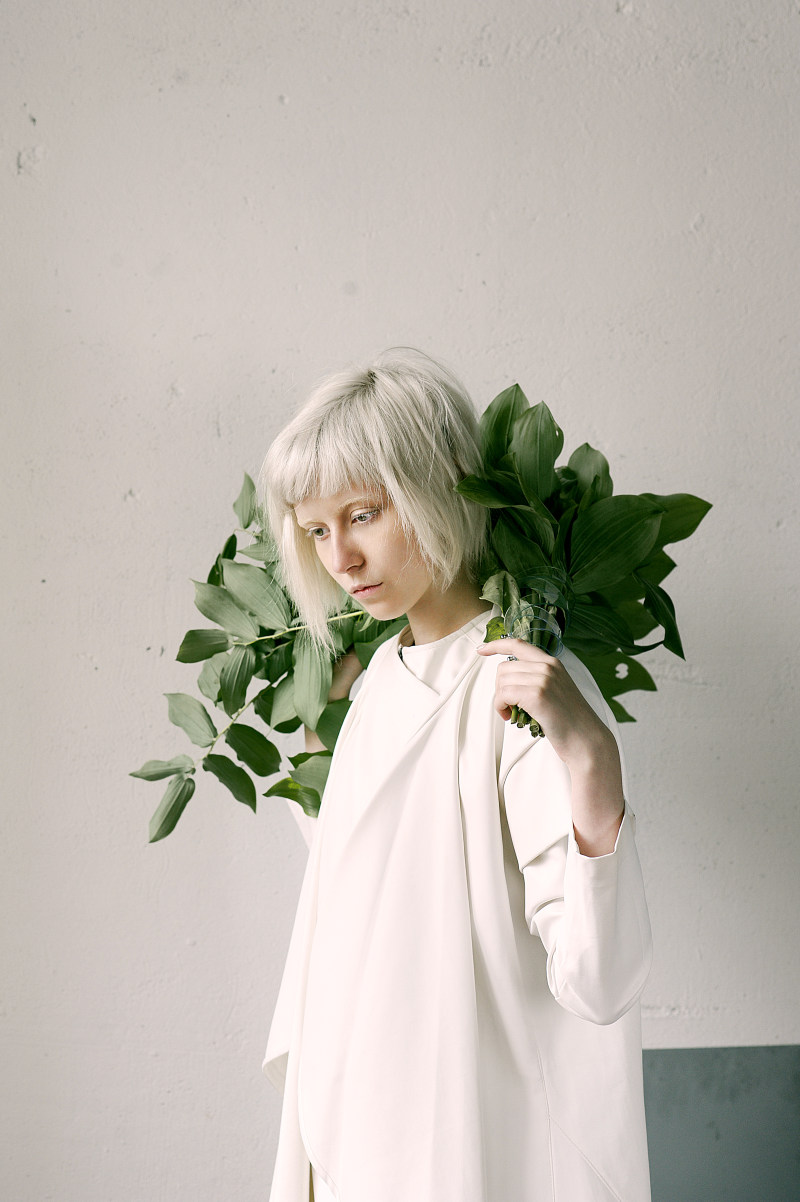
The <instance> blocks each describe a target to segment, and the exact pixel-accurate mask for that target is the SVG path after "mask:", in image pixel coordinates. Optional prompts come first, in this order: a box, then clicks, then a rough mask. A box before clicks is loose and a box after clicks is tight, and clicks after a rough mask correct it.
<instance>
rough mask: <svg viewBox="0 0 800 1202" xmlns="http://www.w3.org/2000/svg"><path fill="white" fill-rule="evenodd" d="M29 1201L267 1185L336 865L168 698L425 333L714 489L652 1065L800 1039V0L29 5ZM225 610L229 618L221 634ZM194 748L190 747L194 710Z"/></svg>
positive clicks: (22, 1123) (694, 584)
mask: <svg viewBox="0 0 800 1202" xmlns="http://www.w3.org/2000/svg"><path fill="white" fill-rule="evenodd" d="M0 23H1V24H0V46H2V47H3V49H2V59H3V60H4V63H3V67H2V71H0V90H1V93H2V113H3V116H2V123H1V131H0V189H2V204H3V210H4V228H5V231H6V234H7V239H6V242H5V247H4V249H3V251H2V260H1V265H2V278H3V281H4V287H3V289H2V299H1V300H0V303H1V304H2V307H3V322H4V325H3V328H4V331H5V335H4V339H3V341H4V349H3V354H2V365H1V367H0V370H1V371H2V376H3V397H4V403H3V414H4V419H5V433H4V435H3V441H2V448H3V457H4V461H3V468H2V480H3V487H4V497H3V501H4V504H3V516H4V519H5V521H4V530H5V532H4V552H3V564H4V579H5V586H4V592H5V595H6V597H7V600H8V612H7V614H6V616H5V619H4V622H3V629H4V634H5V636H6V642H7V647H6V650H5V652H4V665H5V667H6V686H5V688H4V690H3V705H4V714H3V718H2V725H3V731H4V734H5V736H6V750H5V752H4V757H3V768H4V772H3V775H4V781H5V786H6V787H5V804H4V807H3V808H4V830H3V846H4V849H5V857H4V859H5V867H4V868H3V871H2V874H1V876H0V882H1V883H0V889H1V890H2V894H1V895H0V900H1V901H2V905H3V913H4V914H5V915H6V918H7V920H8V921H7V930H6V934H5V957H6V964H7V969H6V971H5V973H4V977H5V987H4V990H3V995H4V998H3V1015H4V1032H5V1040H6V1046H7V1053H6V1055H7V1062H6V1066H5V1068H4V1074H3V1077H4V1084H5V1085H7V1086H10V1088H9V1096H8V1100H7V1106H8V1115H7V1117H6V1118H5V1119H4V1121H3V1123H2V1127H1V1128H0V1129H2V1132H3V1136H2V1138H3V1140H4V1141H5V1143H6V1144H7V1146H6V1147H5V1148H3V1157H2V1160H3V1162H4V1165H5V1167H4V1169H3V1170H1V1171H2V1173H3V1174H4V1176H5V1181H4V1183H3V1188H2V1194H3V1196H4V1197H8V1198H14V1199H26V1200H30V1202H42V1200H44V1199H57V1200H58V1202H106V1200H108V1199H114V1202H145V1200H147V1202H152V1200H153V1199H166V1200H170V1202H171V1200H173V1199H174V1200H178V1199H181V1200H182V1199H188V1198H193V1199H198V1200H199V1202H221V1200H222V1199H228V1198H236V1199H238V1200H239V1202H249V1200H251V1199H252V1200H253V1202H255V1199H259V1198H265V1197H266V1196H267V1193H268V1186H269V1179H270V1174H271V1165H272V1154H273V1151H274V1146H275V1139H276V1132H277V1124H278V1117H279V1099H278V1097H277V1095H275V1094H274V1093H273V1091H272V1089H271V1087H270V1086H269V1085H268V1084H267V1083H266V1082H265V1081H264V1080H263V1079H262V1078H261V1076H260V1060H261V1054H262V1051H263V1046H264V1043H265V1039H266V1033H267V1028H268V1024H269V1019H270V1015H271V1010H272V1006H273V1003H274V1000H275V995H276V991H277V987H278V983H279V979H280V974H281V970H282V966H283V957H284V954H285V948H286V944H287V940H288V935H289V931H290V926H291V921H292V917H293V908H294V904H295V900H296V896H297V890H298V887H299V882H300V878H301V874H302V869H303V862H304V854H305V849H304V845H303V844H302V841H301V839H300V837H299V834H298V832H297V830H296V828H295V827H294V825H293V822H292V819H291V817H290V815H289V813H288V812H287V810H286V808H285V807H284V803H283V802H278V803H277V804H275V805H271V804H270V803H269V802H264V803H263V805H262V807H261V812H260V814H259V815H258V817H255V818H254V817H253V815H252V814H251V813H250V812H249V811H247V810H246V809H245V808H244V807H242V806H239V805H237V803H236V802H234V801H233V800H232V799H231V798H230V797H229V795H227V794H226V793H225V791H224V790H223V789H222V787H221V786H219V785H217V784H216V782H214V781H213V780H211V779H210V778H204V779H203V780H201V781H200V785H199V788H198V792H197V794H196V797H195V800H194V801H193V802H192V804H191V807H190V809H189V810H187V812H186V814H185V815H184V817H183V819H182V821H181V823H180V825H179V827H178V829H177V830H176V832H175V833H174V834H173V835H172V836H171V837H170V838H169V839H167V840H166V841H165V842H163V843H160V844H158V845H156V846H153V847H149V846H147V844H146V841H145V840H146V832H147V820H148V818H149V815H150V813H151V812H152V810H153V809H154V807H155V805H156V803H157V800H158V797H159V796H160V786H158V785H147V784H144V783H143V782H140V781H134V780H132V779H130V778H129V777H128V776H127V775H126V773H127V772H128V771H130V770H131V769H132V768H135V767H137V766H138V765H139V764H140V763H141V762H142V761H143V760H145V759H147V758H150V757H153V756H156V757H161V756H163V757H167V756H170V755H172V754H175V753H177V752H178V751H182V750H186V749H187V747H186V745H185V741H184V739H183V736H182V734H181V732H179V731H178V730H174V731H172V728H171V727H170V726H169V724H168V722H167V718H166V703H165V702H164V700H163V698H162V696H161V694H162V693H164V692H171V691H192V689H193V682H194V680H195V677H196V671H195V669H193V668H192V667H187V666H183V665H179V664H176V663H175V662H174V655H175V651H176V649H177V647H178V644H179V641H180V638H181V636H182V634H183V632H184V631H185V630H186V629H187V628H188V627H190V626H194V625H197V624H198V618H197V614H196V611H194V609H193V605H192V587H191V584H190V578H204V576H205V573H206V571H207V569H208V567H209V566H210V563H211V561H212V559H213V556H214V554H215V553H216V551H217V550H218V548H219V547H220V546H221V545H222V542H223V541H224V539H225V538H226V536H227V535H228V534H229V533H230V531H231V530H232V528H233V525H234V517H233V513H232V510H231V509H230V503H231V502H232V500H233V499H234V497H235V496H236V494H237V492H238V489H239V485H240V482H241V474H242V471H243V470H248V471H250V472H251V473H252V472H254V471H256V470H257V468H258V465H259V463H260V459H261V456H262V454H263V452H264V450H265V448H266V446H267V444H268V442H269V440H270V438H271V436H272V434H273V433H274V432H275V430H276V429H277V428H278V427H279V426H280V425H281V424H282V422H283V420H284V418H285V416H286V413H287V410H288V407H289V405H290V404H292V403H294V402H295V401H296V400H297V399H298V398H299V397H301V396H302V394H303V391H304V389H305V388H306V387H307V386H308V385H309V384H310V383H311V382H312V381H313V380H314V379H315V378H316V377H317V376H318V375H319V374H320V373H321V372H322V371H324V370H327V369H330V368H334V367H338V366H340V365H341V364H342V363H343V362H346V361H348V360H350V359H354V358H359V357H362V356H365V355H368V354H369V353H371V352H373V351H376V350H378V349H380V348H381V347H383V346H384V345H388V344H392V343H411V344H415V345H418V346H421V347H423V348H425V349H427V350H429V351H430V352H432V353H434V354H436V355H439V356H441V357H443V358H445V359H446V360H448V361H449V362H450V363H451V365H452V366H453V367H455V368H456V370H457V371H459V372H460V373H461V374H462V376H463V377H464V378H465V380H466V382H467V384H468V385H469V386H470V387H471V389H472V390H473V392H474V395H475V397H476V400H477V401H478V403H479V405H480V406H481V407H482V406H484V405H485V404H486V403H487V402H488V401H489V400H490V399H491V397H492V396H493V395H494V394H495V393H496V392H497V391H499V390H500V389H501V388H502V387H504V386H506V385H507V384H508V383H509V382H511V381H512V380H515V379H517V380H519V381H520V382H521V383H522V385H523V387H524V388H525V389H526V391H527V392H528V395H529V396H530V398H531V400H533V401H538V400H540V399H545V400H546V401H547V402H548V404H549V405H550V406H551V408H552V409H553V411H554V412H555V414H556V417H557V418H558V420H559V421H560V423H561V424H562V425H563V427H564V429H565V432H566V438H567V444H568V447H569V448H570V449H571V448H572V447H573V446H575V445H577V444H578V443H579V442H582V441H584V440H586V439H588V440H589V441H591V442H593V443H594V444H595V445H599V446H600V447H602V448H603V449H604V450H605V451H606V452H607V453H608V456H609V458H610V460H611V464H612V470H613V474H614V477H615V484H616V487H617V490H618V491H628V492H638V491H643V490H649V491H654V492H672V491H684V490H685V491H691V492H695V493H698V494H699V495H701V496H703V497H706V498H708V499H709V500H711V501H713V503H714V509H713V510H712V511H711V514H710V516H709V517H708V518H707V519H706V521H705V522H704V523H703V525H702V527H701V529H700V532H699V533H698V534H697V535H696V536H695V538H693V539H692V540H691V541H690V542H689V543H687V544H685V545H684V546H680V547H678V548H676V552H677V558H678V561H679V568H678V570H677V571H676V572H675V574H674V576H673V577H671V578H670V582H669V586H670V591H671V593H672V595H673V597H674V600H675V602H676V605H677V609H678V616H679V619H680V625H681V630H682V633H683V636H684V643H685V647H686V651H687V663H686V664H683V663H680V662H678V661H677V660H675V659H674V658H672V657H670V656H668V655H666V654H665V655H663V656H660V655H658V654H656V655H654V656H653V657H652V661H651V662H652V663H653V664H654V665H655V668H654V670H655V672H656V675H657V676H658V681H659V692H658V693H657V694H656V695H652V696H650V695H639V696H637V697H636V698H635V700H634V701H633V703H632V704H633V709H634V712H635V714H636V715H637V717H638V719H639V721H638V723H637V725H636V726H633V727H628V728H626V732H625V733H626V737H627V748H628V753H629V760H630V766H631V772H632V777H633V781H634V784H635V798H634V801H635V808H636V809H637V811H638V814H639V821H640V826H639V832H640V847H641V853H642V858H643V861H644V865H645V870H646V874H647V879H648V884H649V890H650V897H651V904H652V917H653V925H654V930H655V937H656V945H657V951H656V962H655V967H654V970H653V974H652V978H651V981H650V983H649V985H648V988H647V992H646V996H645V1039H646V1042H647V1044H648V1045H649V1046H651V1047H661V1046H664V1047H670V1046H691V1045H726V1044H752V1043H780V1042H784V1043H788V1042H798V1041H800V1013H799V1012H798V1009H797V1005H796V997H797V995H798V989H799V987H800V980H799V979H798V967H797V965H798V955H797V950H798V949H797V938H796V914H797V910H798V893H797V883H796V882H797V875H796V864H797V862H798V855H799V854H800V848H798V823H797V818H796V786H795V782H796V779H797V773H798V767H800V765H798V742H799V740H798V738H797V733H796V729H797V711H796V682H797V664H796V659H795V656H794V653H793V642H794V637H795V636H794V629H795V625H796V612H797V582H798V571H797V567H798V564H797V560H798V552H797V519H798V511H797V485H796V452H797V445H798V418H797V405H796V397H797V384H798V354H797V332H798V331H797V311H798V298H797V274H796V268H797V264H796V258H797V256H796V249H797V246H796V243H797V234H796V228H797V227H796V221H797V196H798V194H799V193H800V169H799V168H798V161H799V160H798V155H797V145H798V142H797V136H798V121H799V117H798V114H800V88H798V74H797V62H798V51H800V10H799V9H798V6H797V5H796V4H789V3H788V2H786V3H780V4H764V3H757V2H755V0H753V2H750V0H703V3H702V4H698V3H696V2H694V0H673V2H672V3H670V4H668V5H667V4H657V3H655V0H650V2H647V0H594V2H584V3H577V2H572V3H566V2H550V0H548V2H547V3H545V2H544V0H534V3H531V0H498V3H496V4H495V5H493V6H492V7H491V9H490V10H487V8H486V6H485V5H482V4H477V3H468V4H458V5H457V4H453V3H452V2H448V3H441V4H439V5H437V6H435V7H434V6H430V5H417V4H415V3H414V2H413V0H412V2H411V3H402V4H401V3H395V2H394V0H370V2H369V3H366V2H351V3H343V2H341V0H340V2H336V3H328V4H324V3H320V2H317V3H313V4H305V5H295V4H293V3H289V2H283V3H279V2H277V0H273V2H272V3H267V4H265V3H258V2H256V0H220V2H218V3H216V4H214V3H210V2H209V0H205V2H204V3H203V2H201V3H197V4H190V3H189V2H188V0H171V3H169V4H166V5H165V4H163V3H155V2H154V0H146V2H140V3H138V4H133V5H131V4H123V3H120V2H119V0H111V2H108V3H105V4H102V5H98V4H94V3H89V0H66V2H65V0H58V2H56V0H37V3H36V4H33V5H32V4H23V3H21V0H17V3H16V4H14V3H12V4H9V5H6V6H4V8H3V10H2V11H0ZM199 624H202V620H200V622H199ZM171 731H172V733H171Z"/></svg>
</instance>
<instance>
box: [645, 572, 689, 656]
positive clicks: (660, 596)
mask: <svg viewBox="0 0 800 1202" xmlns="http://www.w3.org/2000/svg"><path fill="white" fill-rule="evenodd" d="M637 575H638V573H637ZM642 583H643V584H644V604H645V605H646V607H647V608H648V609H649V610H650V613H651V614H652V615H653V617H654V618H655V620H656V621H657V622H658V624H659V626H663V628H664V646H665V647H666V649H667V651H671V652H672V653H673V655H677V656H680V658H681V659H685V658H686V656H685V655H684V654H683V644H682V643H681V636H680V635H679V634H678V625H677V622H676V621H675V606H674V605H673V604H672V599H671V598H670V597H669V596H668V594H667V593H665V592H664V590H663V588H661V586H660V585H658V584H650V582H649V581H647V580H642Z"/></svg>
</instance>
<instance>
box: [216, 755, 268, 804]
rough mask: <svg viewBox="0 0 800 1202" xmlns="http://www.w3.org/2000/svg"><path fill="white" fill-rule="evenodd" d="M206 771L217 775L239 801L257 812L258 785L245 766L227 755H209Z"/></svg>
mask: <svg viewBox="0 0 800 1202" xmlns="http://www.w3.org/2000/svg"><path fill="white" fill-rule="evenodd" d="M203 767H204V768H205V770H206V772H211V773H212V774H213V775H214V776H216V778H217V780H218V781H220V782H221V783H222V784H223V785H224V786H225V788H226V789H228V790H230V792H231V793H232V794H233V796H234V797H235V798H236V800H237V801H241V802H242V804H243V805H246V806H249V807H250V809H251V810H252V811H253V813H255V812H256V787H255V785H254V784H253V781H252V780H251V778H250V777H249V776H248V775H247V773H246V772H245V770H244V768H240V767H239V765H238V764H234V762H233V760H230V759H228V757H227V756H226V755H207V756H206V757H205V759H204V760H203Z"/></svg>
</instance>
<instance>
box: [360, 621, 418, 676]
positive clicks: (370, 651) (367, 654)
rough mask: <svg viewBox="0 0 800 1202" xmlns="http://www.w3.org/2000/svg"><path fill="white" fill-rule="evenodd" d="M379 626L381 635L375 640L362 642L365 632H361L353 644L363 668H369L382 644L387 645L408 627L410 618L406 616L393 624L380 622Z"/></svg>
mask: <svg viewBox="0 0 800 1202" xmlns="http://www.w3.org/2000/svg"><path fill="white" fill-rule="evenodd" d="M377 625H378V627H379V633H378V635H377V636H376V637H375V638H373V639H370V640H369V642H362V641H361V639H360V637H359V636H360V634H361V633H363V631H361V632H359V634H358V635H357V636H356V640H355V642H354V643H353V650H354V651H355V653H356V655H357V656H358V662H359V663H360V664H361V667H362V668H366V667H367V666H368V664H369V661H370V660H371V659H372V657H373V655H374V654H375V652H376V651H377V650H378V648H379V647H380V646H381V644H382V643H385V642H386V640H387V639H390V638H392V637H393V635H395V634H399V633H400V631H401V630H403V629H404V628H405V627H406V626H408V618H407V617H406V616H405V614H404V615H403V616H402V617H400V618H395V620H394V621H393V622H380V623H378V624H377Z"/></svg>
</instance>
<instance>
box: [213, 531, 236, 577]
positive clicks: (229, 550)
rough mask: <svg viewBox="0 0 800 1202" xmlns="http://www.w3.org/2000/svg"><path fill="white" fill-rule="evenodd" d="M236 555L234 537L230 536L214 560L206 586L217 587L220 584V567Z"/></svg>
mask: <svg viewBox="0 0 800 1202" xmlns="http://www.w3.org/2000/svg"><path fill="white" fill-rule="evenodd" d="M235 555H236V535H235V534H232V535H231V536H230V538H229V539H228V540H227V542H226V543H225V546H224V547H223V548H222V550H221V551H220V553H219V555H218V556H217V558H216V559H215V560H214V566H213V567H212V569H211V571H210V572H209V573H208V579H207V583H208V584H213V585H215V586H219V585H221V584H222V565H223V563H224V561H225V560H226V559H233V558H234V556H235Z"/></svg>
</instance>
